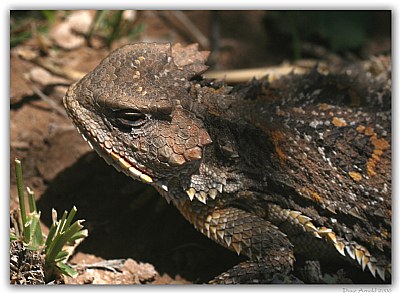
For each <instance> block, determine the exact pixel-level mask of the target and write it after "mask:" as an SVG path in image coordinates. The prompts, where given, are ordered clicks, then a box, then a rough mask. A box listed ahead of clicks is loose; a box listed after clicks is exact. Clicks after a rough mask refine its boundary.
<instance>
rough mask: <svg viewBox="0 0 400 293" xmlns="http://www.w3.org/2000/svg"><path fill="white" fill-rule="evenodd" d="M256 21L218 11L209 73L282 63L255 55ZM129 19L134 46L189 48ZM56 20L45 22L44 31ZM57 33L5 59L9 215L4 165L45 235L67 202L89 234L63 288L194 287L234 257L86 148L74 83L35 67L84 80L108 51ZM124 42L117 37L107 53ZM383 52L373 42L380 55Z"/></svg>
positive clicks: (179, 36) (157, 24) (150, 20)
mask: <svg viewBox="0 0 400 293" xmlns="http://www.w3.org/2000/svg"><path fill="white" fill-rule="evenodd" d="M85 13H86V12H85ZM185 14H186V15H187V16H188V17H189V18H190V19H191V20H192V21H193V23H194V24H195V25H196V26H197V27H198V28H199V30H200V31H201V32H202V33H203V34H204V35H206V36H207V35H208V34H209V30H210V24H211V23H212V17H211V13H210V12H208V11H192V12H186V13H185ZM228 14H229V17H228ZM89 15H93V12H89ZM263 16H264V12H261V11H256V12H247V13H240V12H230V13H229V12H224V13H222V14H221V19H222V21H221V26H223V28H224V29H223V32H224V33H225V35H224V36H223V37H222V38H221V48H222V49H221V52H220V54H219V56H218V58H216V57H213V58H215V59H214V60H218V62H214V68H218V69H229V68H242V67H260V66H265V65H270V64H278V63H280V62H281V61H282V60H283V59H282V58H281V56H278V55H272V54H271V53H268V52H267V51H266V50H265V44H266V42H267V39H266V37H265V33H264V31H263V26H262V23H263V22H262V18H263ZM136 17H138V18H139V19H140V22H142V23H145V24H146V30H145V31H144V33H142V34H140V36H139V38H138V41H169V42H172V43H176V42H181V43H183V44H189V43H191V42H193V36H191V35H189V36H188V34H187V33H185V32H182V31H181V30H179V26H176V25H173V23H171V22H170V21H167V20H166V19H165V18H163V17H160V16H159V15H158V14H156V13H155V12H149V11H147V12H140V13H137V15H136ZM81 18H82V19H83V17H81ZM65 22H67V20H63V21H60V22H58V23H57V24H54V25H53V26H54V28H52V29H53V31H54V30H55V29H56V28H57V25H58V26H60V25H62V24H63V23H65ZM236 23H240V24H241V25H240V26H237V25H234V24H236ZM58 28H59V27H58ZM228 28H229V29H228ZM59 34H60V33H59V31H56V32H55V33H53V34H52V32H50V33H49V34H48V35H47V36H46V37H45V38H44V39H43V38H32V39H30V40H28V41H26V42H23V43H21V44H19V45H18V46H16V47H13V48H12V49H11V52H10V66H11V67H10V170H11V177H10V210H13V209H15V208H16V207H17V204H18V203H17V199H18V196H17V189H16V182H15V172H14V163H13V161H14V158H18V159H20V160H21V161H22V163H23V172H24V173H23V175H24V182H25V185H27V186H30V187H31V188H32V189H33V190H34V192H35V194H36V198H37V206H38V209H39V210H40V211H41V212H42V218H43V223H42V224H43V230H44V231H45V232H46V231H48V228H47V227H49V225H50V224H51V209H52V208H54V209H56V210H57V211H58V213H59V214H61V213H62V212H63V211H64V210H70V209H71V208H72V206H74V205H75V206H76V207H77V208H78V213H77V215H76V219H85V223H84V225H85V228H86V229H88V231H89V236H88V237H87V238H86V239H85V240H84V241H83V242H82V243H81V244H80V245H79V246H78V247H77V249H76V252H75V254H74V256H73V257H72V259H71V260H70V263H72V264H75V265H76V269H77V270H78V271H79V273H80V275H79V277H78V278H76V279H71V278H66V280H65V282H66V283H70V284H77V283H78V284H90V283H94V284H139V283H140V284H141V283H151V284H187V283H204V282H207V281H208V280H210V279H212V278H213V277H214V276H216V275H218V274H219V273H221V272H223V271H225V270H227V269H228V268H230V267H232V266H233V265H235V264H237V263H239V262H240V261H241V260H243V258H241V257H239V256H237V255H236V254H234V253H232V252H230V251H227V250H226V249H224V248H222V247H221V246H219V245H217V244H215V243H214V242H212V241H211V240H209V239H207V238H206V237H205V236H202V235H201V234H200V233H198V232H197V231H195V229H194V228H193V227H192V226H191V225H190V224H189V223H188V222H187V221H186V220H184V218H183V217H182V216H181V215H180V214H179V212H178V211H177V210H176V209H175V208H174V207H173V206H170V205H168V204H167V203H166V202H165V200H163V199H162V198H161V197H160V196H159V195H158V194H157V193H156V192H155V191H154V190H153V189H152V188H149V187H147V186H146V185H144V184H142V183H139V182H134V181H132V179H130V178H128V177H126V176H125V175H123V174H120V173H118V172H116V171H115V169H113V168H112V167H110V166H108V165H107V164H106V163H105V162H104V161H103V160H102V159H101V158H99V157H98V156H97V155H96V154H95V153H94V152H93V151H92V150H91V149H90V148H89V147H88V145H87V144H86V143H85V141H84V140H83V139H82V137H81V136H80V135H79V134H78V132H77V131H76V129H75V128H74V127H73V126H72V123H71V121H70V120H69V119H68V118H67V117H66V115H65V112H63V106H62V97H63V95H64V93H65V91H66V90H67V88H68V86H69V84H71V83H72V82H74V79H73V78H70V77H71V75H72V74H70V75H64V76H63V75H62V74H57V72H55V71H54V70H50V69H49V68H47V69H45V66H43V65H42V63H40V62H38V60H41V61H42V62H44V63H46V62H47V63H51V64H55V65H56V66H57V67H58V68H61V69H62V71H63V72H72V73H76V72H82V73H86V72H88V71H90V70H91V69H93V68H94V67H95V66H96V65H97V64H98V63H99V62H100V60H102V59H103V58H104V57H105V56H106V55H107V54H108V52H109V51H110V50H109V49H107V48H104V47H103V46H101V45H99V44H97V43H96V42H95V43H94V45H93V46H92V47H89V46H88V45H87V43H85V42H81V44H80V45H77V46H76V47H74V48H68V49H66V48H63V47H62V44H58V43H57V41H56V37H55V36H56V35H59ZM73 34H74V33H73ZM76 36H79V34H76ZM72 38H73V37H72ZM75 41H76V42H77V43H79V40H78V41H77V40H75V39H72V40H69V39H68V41H67V44H69V45H71V44H72V43H73V42H75ZM46 42H47V43H46ZM61 42H62V41H61ZM128 42H129V41H128V40H127V39H124V38H122V39H119V40H117V41H115V42H114V43H113V45H112V48H116V47H119V46H121V45H122V44H124V43H128ZM43 43H45V44H46V45H43ZM376 43H378V42H376ZM385 46H386V45H385V43H384V42H381V47H383V49H382V48H381V49H382V50H385ZM389 46H390V42H389ZM370 47H371V48H373V49H371V50H377V49H376V48H375V47H373V46H372V45H371V44H370ZM46 48H47V49H46ZM43 95H44V97H43Z"/></svg>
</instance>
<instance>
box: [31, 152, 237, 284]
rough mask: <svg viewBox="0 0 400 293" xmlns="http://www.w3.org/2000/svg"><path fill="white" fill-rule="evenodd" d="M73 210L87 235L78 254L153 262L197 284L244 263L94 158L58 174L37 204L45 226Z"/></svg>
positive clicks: (162, 270) (152, 193)
mask: <svg viewBox="0 0 400 293" xmlns="http://www.w3.org/2000/svg"><path fill="white" fill-rule="evenodd" d="M73 205H75V206H76V207H77V208H78V213H77V215H76V219H85V220H86V222H85V227H86V228H87V229H88V230H89V237H88V238H87V239H85V240H84V241H83V242H82V243H81V244H80V245H79V247H78V249H77V251H80V252H84V253H89V254H94V255H96V256H100V257H102V258H104V259H118V258H133V259H135V260H136V261H140V262H149V263H151V264H153V265H154V266H155V268H156V270H157V271H158V272H159V273H160V274H163V273H167V274H168V275H170V276H171V277H174V276H175V275H180V276H181V277H183V278H185V279H187V280H189V281H192V282H195V283H198V282H200V283H202V282H206V281H208V280H210V279H212V278H213V277H215V276H216V275H218V274H219V273H221V272H223V271H225V270H227V269H229V268H230V267H232V266H233V265H235V264H237V263H239V262H240V261H241V260H242V259H243V258H240V257H238V256H237V255H236V254H234V253H233V252H230V251H228V250H226V249H225V248H223V247H221V246H219V245H217V244H215V243H214V242H212V241H211V240H209V239H207V238H206V237H205V236H203V235H201V234H200V233H199V232H197V231H196V230H195V229H194V228H193V227H192V226H191V225H190V224H189V223H188V222H187V221H186V220H185V219H184V218H183V217H182V216H181V215H180V213H179V212H178V210H177V209H176V208H175V207H174V206H172V205H168V204H167V203H166V201H165V200H164V199H163V198H161V196H160V195H159V194H158V193H157V192H156V191H155V190H154V189H153V188H151V187H149V186H146V185H144V184H142V183H139V182H135V181H133V180H132V179H130V178H129V177H127V176H125V175H123V174H121V173H118V172H116V171H115V169H114V168H112V167H110V166H108V165H106V164H105V163H104V162H103V160H102V159H100V158H99V157H98V156H97V155H96V154H95V153H93V152H90V153H87V154H86V155H84V156H82V157H81V158H80V159H79V160H78V161H77V162H76V163H75V164H74V165H72V166H71V167H70V168H67V169H65V170H64V171H62V172H60V173H59V174H58V176H57V177H56V178H55V179H54V180H52V182H50V183H49V185H48V188H47V190H46V191H45V193H44V194H43V196H42V197H41V198H40V200H39V201H38V208H39V210H41V211H43V212H44V213H43V221H44V223H45V224H46V225H47V226H50V224H51V209H52V208H55V209H56V210H57V212H58V213H59V215H60V214H61V213H62V212H63V211H64V210H70V209H71V207H72V206H73Z"/></svg>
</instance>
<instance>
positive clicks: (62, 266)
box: [57, 262, 78, 278]
mask: <svg viewBox="0 0 400 293" xmlns="http://www.w3.org/2000/svg"><path fill="white" fill-rule="evenodd" d="M57 267H58V268H59V269H60V271H61V273H62V274H64V275H67V276H69V277H72V278H76V277H77V276H78V272H77V271H75V270H74V269H73V268H71V267H70V266H69V265H67V264H66V263H63V262H58V263H57Z"/></svg>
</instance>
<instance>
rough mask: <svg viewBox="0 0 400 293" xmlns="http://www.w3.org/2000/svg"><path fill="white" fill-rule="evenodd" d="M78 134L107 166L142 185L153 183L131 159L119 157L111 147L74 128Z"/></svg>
mask: <svg viewBox="0 0 400 293" xmlns="http://www.w3.org/2000/svg"><path fill="white" fill-rule="evenodd" d="M76 129H77V130H78V132H79V133H80V134H81V135H82V137H83V139H84V140H85V141H86V142H87V143H88V145H89V147H90V148H91V149H93V150H95V151H96V152H97V153H98V154H99V155H100V156H101V157H102V158H103V159H104V160H105V161H106V162H107V163H108V164H110V165H113V166H114V167H115V168H116V169H117V170H119V171H120V170H121V169H122V171H123V172H124V173H125V174H126V175H128V176H130V177H132V178H133V179H137V180H140V181H142V182H144V183H153V181H154V180H153V178H152V177H150V175H148V174H146V173H145V172H144V171H142V170H141V168H139V167H138V163H137V162H132V159H128V158H126V157H124V156H121V155H120V154H119V153H116V152H115V151H113V150H112V145H111V144H107V141H105V142H104V143H102V142H100V141H99V140H98V139H97V137H95V136H92V135H91V134H89V133H87V132H86V131H83V130H82V129H80V126H76Z"/></svg>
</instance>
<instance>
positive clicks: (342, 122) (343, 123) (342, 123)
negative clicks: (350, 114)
mask: <svg viewBox="0 0 400 293" xmlns="http://www.w3.org/2000/svg"><path fill="white" fill-rule="evenodd" d="M332 124H333V125H335V126H337V127H342V126H347V122H346V120H344V119H343V118H338V117H333V119H332Z"/></svg>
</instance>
